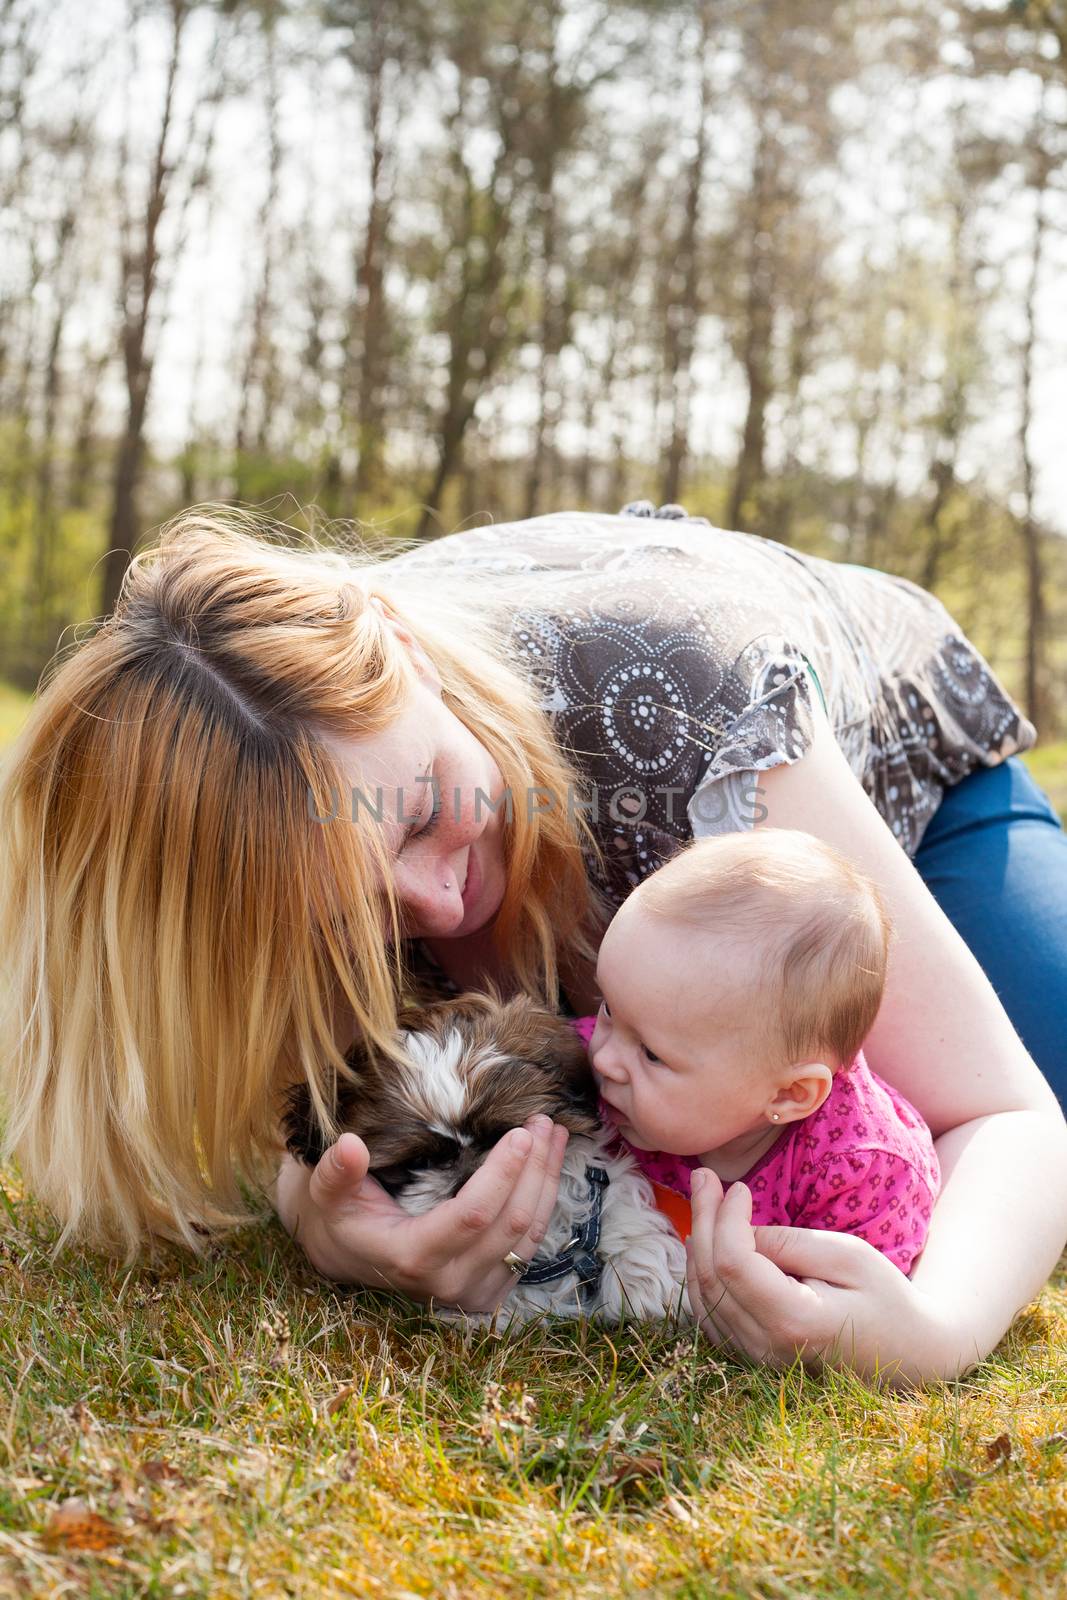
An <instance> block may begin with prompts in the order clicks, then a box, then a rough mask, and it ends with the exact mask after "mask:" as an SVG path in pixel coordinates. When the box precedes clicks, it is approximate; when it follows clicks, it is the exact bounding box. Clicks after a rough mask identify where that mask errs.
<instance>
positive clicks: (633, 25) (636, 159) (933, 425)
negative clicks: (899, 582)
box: [0, 0, 1067, 754]
mask: <svg viewBox="0 0 1067 1600" xmlns="http://www.w3.org/2000/svg"><path fill="white" fill-rule="evenodd" d="M1065 259H1067V0H1010V3H1005V4H998V5H993V6H985V5H979V4H976V3H975V4H971V3H969V0H960V3H958V4H955V5H947V6H933V7H931V6H929V5H925V4H922V3H919V0H862V3H860V0H688V3H684V4H683V3H669V0H646V3H643V4H636V3H635V4H630V3H625V0H322V3H320V4H312V3H304V4H297V3H291V4H290V3H286V0H214V3H206V0H205V3H195V0H129V3H127V0H98V3H95V4H94V5H93V6H91V7H87V6H84V5H82V4H80V3H76V0H54V3H47V4H46V3H45V0H0V678H2V679H4V680H6V681H7V682H8V683H9V684H11V685H14V686H16V687H17V688H19V689H21V690H23V691H27V690H32V689H33V687H34V686H35V685H36V683H37V681H38V678H39V675H40V673H41V671H42V669H43V667H44V666H45V664H46V663H47V661H48V659H49V657H50V656H51V655H52V653H53V651H54V650H55V648H56V646H57V643H63V644H68V643H69V642H70V640H71V638H72V637H78V636H81V635H82V633H83V631H84V625H85V624H88V625H89V626H92V623H93V619H97V620H98V619H100V618H101V617H103V616H104V615H106V614H107V612H108V611H110V609H111V608H112V606H113V604H114V600H115V597H116V595H117V592H118V587H119V584H120V583H121V579H122V574H123V572H124V570H125V566H126V564H127V562H128V560H129V557H130V553H131V552H133V551H134V550H135V549H136V548H137V546H138V543H139V542H140V541H141V540H142V539H144V538H146V537H149V536H150V534H151V530H152V528H153V527H154V526H156V525H158V524H159V522H160V521H161V520H163V519H164V518H165V517H166V516H168V515H169V514H170V513H172V512H173V511H175V510H176V509H178V508H179V507H180V506H182V505H184V504H187V503H190V502H193V501H198V500H223V501H233V502H239V503H242V504H249V503H251V504H268V505H269V506H270V507H271V509H272V511H273V512H274V513H275V514H276V515H280V516H282V517H286V518H289V519H291V520H296V521H299V520H300V519H301V518H305V517H309V516H314V517H317V518H319V519H321V518H327V519H357V520H358V521H359V522H361V523H363V524H366V525H369V526H371V527H373V528H374V530H375V533H376V535H380V534H383V533H384V534H385V535H386V536H387V537H397V538H410V537H412V536H415V537H420V538H425V537H433V536H436V535H437V534H439V533H440V532H442V531H446V530H448V529H450V528H453V527H455V526H457V525H460V524H469V523H472V522H478V521H480V520H486V519H487V518H490V517H491V518H493V519H494V520H501V519H505V518H512V517H523V516H533V515H537V514H538V513H541V512H545V511H550V510H553V509H556V508H559V507H573V506H576V507H581V508H586V509H593V510H607V511H614V510H618V509H619V508H620V507H621V506H622V505H623V504H624V502H626V501H628V500H630V499H633V498H635V497H639V496H645V497H648V498H650V499H653V500H656V501H659V502H662V501H681V502H683V503H684V504H685V505H686V506H687V508H688V509H689V510H690V511H693V512H697V513H702V514H704V515H707V516H708V517H710V518H711V520H712V521H713V522H714V523H716V524H718V525H721V526H731V527H738V528H744V529H749V530H753V531H756V532H758V533H761V534H765V535H768V536H770V537H772V538H775V539H778V540H781V541H783V542H784V543H786V544H790V545H793V546H795V547H796V548H798V549H803V550H808V551H812V552H815V553H817V554H821V555H829V556H832V557H835V558H839V559H843V560H847V561H854V562H860V563H863V564H868V565H873V566H878V567H883V568H886V569H887V570H889V571H892V572H896V573H900V574H902V575H904V576H906V577H908V578H911V579H913V580H915V581H916V582H918V583H921V584H923V585H925V586H927V587H930V588H932V589H933V590H934V591H935V592H936V593H937V594H938V595H940V597H941V598H942V599H943V600H944V601H945V603H946V604H947V605H948V606H949V607H950V609H951V610H952V611H953V612H954V614H955V615H956V617H957V618H958V620H959V621H960V623H961V624H962V626H963V627H964V628H965V630H967V631H968V632H969V633H970V634H971V635H972V637H973V638H974V639H975V640H976V642H977V643H978V644H979V646H980V647H981V648H982V649H983V650H984V651H985V653H986V654H987V655H988V657H989V658H990V660H991V661H992V662H993V664H994V666H995V667H996V668H997V670H998V671H999V672H1000V673H1001V675H1002V676H1003V677H1004V679H1005V681H1006V682H1007V683H1008V685H1009V687H1010V688H1011V689H1012V690H1013V692H1014V693H1016V694H1017V695H1018V697H1019V698H1020V700H1021V701H1022V702H1023V703H1024V705H1025V706H1026V708H1027V710H1028V711H1029V713H1030V715H1031V716H1032V717H1033V719H1034V720H1035V721H1036V722H1037V725H1038V727H1039V730H1040V733H1041V735H1042V741H1043V742H1044V741H1046V740H1049V741H1055V740H1056V739H1058V738H1059V739H1062V738H1063V737H1064V735H1065V734H1067V628H1065V621H1067V511H1065V509H1064V507H1065V504H1067V448H1065V444H1067V428H1065V422H1067V274H1065V273H1064V264H1065ZM79 624H82V625H83V626H82V627H78V625H79ZM67 630H74V631H73V633H72V632H69V631H67ZM1061 754H1062V751H1061Z"/></svg>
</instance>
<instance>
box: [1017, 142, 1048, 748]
mask: <svg viewBox="0 0 1067 1600" xmlns="http://www.w3.org/2000/svg"><path fill="white" fill-rule="evenodd" d="M1038 159H1039V160H1040V159H1041V158H1040V156H1039V158H1038ZM1047 191H1048V172H1047V169H1046V167H1045V164H1044V162H1042V166H1041V182H1040V184H1039V186H1038V188H1037V192H1036V196H1035V203H1034V233H1033V240H1032V243H1031V247H1030V272H1029V277H1028V281H1027V287H1026V299H1025V302H1024V304H1025V310H1026V333H1025V335H1024V338H1023V344H1022V351H1021V357H1022V360H1021V367H1020V380H1021V381H1020V406H1019V462H1020V466H1021V468H1022V480H1023V514H1022V517H1021V518H1020V521H1019V536H1020V539H1021V541H1022V546H1023V559H1024V561H1025V569H1026V690H1025V693H1026V714H1027V716H1028V717H1029V718H1030V721H1031V722H1032V723H1033V724H1034V726H1035V727H1036V728H1037V729H1038V730H1039V731H1040V730H1041V729H1042V728H1043V726H1044V723H1045V714H1046V705H1045V631H1046V616H1047V606H1046V600H1045V562H1044V549H1043V541H1042V536H1041V529H1040V527H1039V525H1038V521H1037V516H1036V513H1035V510H1034V497H1035V490H1036V473H1035V468H1034V458H1033V451H1032V448H1031V444H1030V430H1031V425H1032V423H1033V412H1034V352H1035V349H1036V346H1037V296H1038V291H1039V288H1040V283H1041V271H1042V266H1043V260H1044V251H1045V235H1046V231H1047V226H1048V224H1047V218H1046V216H1045V196H1046V193H1047Z"/></svg>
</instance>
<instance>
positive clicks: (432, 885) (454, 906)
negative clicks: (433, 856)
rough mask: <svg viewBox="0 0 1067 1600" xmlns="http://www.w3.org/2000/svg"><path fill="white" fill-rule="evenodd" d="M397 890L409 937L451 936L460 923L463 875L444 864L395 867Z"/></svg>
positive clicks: (438, 862) (427, 863)
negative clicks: (449, 934) (410, 935)
mask: <svg viewBox="0 0 1067 1600" xmlns="http://www.w3.org/2000/svg"><path fill="white" fill-rule="evenodd" d="M396 889H397V894H398V895H399V898H400V904H401V906H402V908H403V911H404V920H405V922H406V923H407V925H408V928H409V932H410V933H411V934H412V935H429V936H430V937H435V936H439V935H443V934H448V933H451V932H452V930H453V929H454V928H458V927H459V924H460V923H461V922H462V921H463V872H462V867H461V868H460V870H459V871H457V870H456V868H455V867H453V866H449V865H446V864H445V862H444V861H437V862H434V861H424V862H420V863H419V864H418V866H414V865H412V866H406V865H401V866H399V867H398V868H397V874H396Z"/></svg>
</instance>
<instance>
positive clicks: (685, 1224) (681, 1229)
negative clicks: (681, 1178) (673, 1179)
mask: <svg viewBox="0 0 1067 1600" xmlns="http://www.w3.org/2000/svg"><path fill="white" fill-rule="evenodd" d="M652 1193H653V1194H654V1195H655V1197H656V1210H657V1211H662V1212H663V1215H664V1216H665V1217H669V1218H670V1220H671V1221H672V1222H673V1223H674V1231H675V1232H676V1233H677V1235H678V1237H679V1239H688V1237H689V1235H690V1234H691V1233H692V1231H693V1210H692V1207H691V1206H690V1204H689V1201H688V1200H687V1199H686V1198H685V1196H684V1195H681V1194H677V1193H676V1192H675V1190H674V1189H667V1188H665V1187H664V1185H663V1184H662V1183H653V1185H652Z"/></svg>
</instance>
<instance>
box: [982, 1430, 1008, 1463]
mask: <svg viewBox="0 0 1067 1600" xmlns="http://www.w3.org/2000/svg"><path fill="white" fill-rule="evenodd" d="M985 1454H986V1460H987V1461H1010V1460H1011V1440H1010V1439H1009V1438H1008V1435H1007V1434H1006V1433H998V1434H997V1437H996V1438H995V1439H994V1440H993V1442H992V1444H987V1445H986V1447H985Z"/></svg>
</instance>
